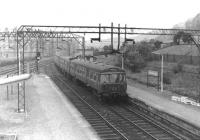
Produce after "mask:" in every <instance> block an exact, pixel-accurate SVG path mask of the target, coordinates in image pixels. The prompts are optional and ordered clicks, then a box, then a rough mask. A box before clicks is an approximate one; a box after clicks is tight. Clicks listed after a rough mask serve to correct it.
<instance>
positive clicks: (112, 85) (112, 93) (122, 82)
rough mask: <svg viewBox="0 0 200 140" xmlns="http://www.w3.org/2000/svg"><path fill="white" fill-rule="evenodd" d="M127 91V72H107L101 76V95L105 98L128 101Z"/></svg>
mask: <svg viewBox="0 0 200 140" xmlns="http://www.w3.org/2000/svg"><path fill="white" fill-rule="evenodd" d="M126 89H127V82H126V74H125V72H114V73H113V72H106V73H101V74H100V93H101V95H102V97H103V98H108V99H118V98H121V99H126V98H127V93H126Z"/></svg>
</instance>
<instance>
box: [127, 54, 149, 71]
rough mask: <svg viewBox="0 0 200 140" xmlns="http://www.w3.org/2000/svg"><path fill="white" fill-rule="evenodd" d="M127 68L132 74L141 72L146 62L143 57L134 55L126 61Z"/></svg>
mask: <svg viewBox="0 0 200 140" xmlns="http://www.w3.org/2000/svg"><path fill="white" fill-rule="evenodd" d="M125 66H126V67H127V68H129V69H130V70H131V71H132V72H140V70H141V69H142V68H144V67H145V66H146V62H145V60H144V59H143V57H142V56H139V55H132V56H128V57H127V59H126V60H125Z"/></svg>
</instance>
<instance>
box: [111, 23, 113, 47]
mask: <svg viewBox="0 0 200 140" xmlns="http://www.w3.org/2000/svg"><path fill="white" fill-rule="evenodd" d="M111 47H112V49H113V22H112V23H111Z"/></svg>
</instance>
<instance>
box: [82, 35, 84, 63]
mask: <svg viewBox="0 0 200 140" xmlns="http://www.w3.org/2000/svg"><path fill="white" fill-rule="evenodd" d="M82 47H83V48H82V49H83V54H82V55H83V59H84V60H85V36H84V37H83V38H82Z"/></svg>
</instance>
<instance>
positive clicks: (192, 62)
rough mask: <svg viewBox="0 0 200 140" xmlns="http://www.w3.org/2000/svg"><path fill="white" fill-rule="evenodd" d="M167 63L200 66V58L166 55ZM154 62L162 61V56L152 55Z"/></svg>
mask: <svg viewBox="0 0 200 140" xmlns="http://www.w3.org/2000/svg"><path fill="white" fill-rule="evenodd" d="M163 57H164V61H165V62H175V63H180V62H181V63H183V64H189V65H199V64H200V56H188V55H174V54H164V55H163ZM151 59H152V60H160V56H159V55H157V54H151Z"/></svg>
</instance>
